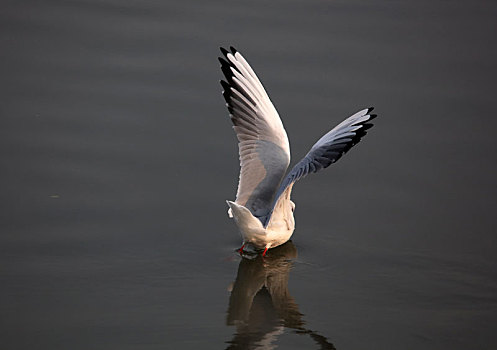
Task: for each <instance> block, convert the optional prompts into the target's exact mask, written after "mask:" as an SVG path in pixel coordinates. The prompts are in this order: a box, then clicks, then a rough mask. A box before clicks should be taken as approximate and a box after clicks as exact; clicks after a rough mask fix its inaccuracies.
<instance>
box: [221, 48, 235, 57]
mask: <svg viewBox="0 0 497 350" xmlns="http://www.w3.org/2000/svg"><path fill="white" fill-rule="evenodd" d="M219 50H221V53H222V54H223V56H224V57H228V54H232V55H233V56H234V55H235V54H236V53H237V52H238V50H237V49H235V48H234V47H233V46H230V51H231V52H230V51H228V50H227V49H225V48H224V47H222V46H220V47H219Z"/></svg>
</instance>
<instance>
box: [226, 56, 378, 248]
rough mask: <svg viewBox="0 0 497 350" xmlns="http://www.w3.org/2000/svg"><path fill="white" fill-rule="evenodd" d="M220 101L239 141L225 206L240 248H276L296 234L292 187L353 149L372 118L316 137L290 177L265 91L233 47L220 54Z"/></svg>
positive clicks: (366, 113)
mask: <svg viewBox="0 0 497 350" xmlns="http://www.w3.org/2000/svg"><path fill="white" fill-rule="evenodd" d="M221 51H222V52H223V55H224V58H219V61H220V62H221V70H222V71H223V73H224V75H225V77H226V80H227V81H221V85H222V86H223V88H224V91H223V96H224V98H225V100H226V106H227V107H228V110H229V112H230V117H231V120H232V122H233V125H234V126H233V129H234V130H235V133H236V136H237V138H238V150H239V155H240V167H241V169H240V179H239V182H238V191H237V194H236V200H235V201H234V202H231V201H227V203H228V205H229V207H230V209H229V211H228V214H229V216H230V217H233V218H234V220H235V223H236V225H237V226H238V228H239V230H240V232H241V234H242V237H243V245H242V248H240V250H242V249H243V247H244V246H245V244H251V245H253V246H255V247H256V248H260V249H265V250H264V254H265V253H266V251H267V249H269V248H274V247H277V246H279V245H281V244H283V243H285V242H286V241H288V240H289V239H290V237H291V236H292V234H293V231H294V230H295V220H294V217H293V211H294V209H295V204H294V203H293V202H292V201H291V200H290V194H291V192H292V188H293V184H294V183H295V181H297V180H298V179H300V178H302V177H304V176H306V175H307V174H309V173H315V172H317V171H319V170H321V169H323V168H326V167H328V166H329V165H330V164H332V163H334V162H335V161H337V160H338V159H340V157H341V156H342V155H343V154H344V153H345V152H347V151H348V150H349V149H350V148H351V147H352V146H354V145H355V144H356V143H358V142H359V141H360V139H361V137H363V136H364V135H366V130H367V129H368V128H370V127H372V124H368V123H367V122H368V121H370V120H372V119H373V118H374V117H375V116H376V115H374V114H370V112H371V110H372V108H367V109H363V110H361V111H359V112H357V113H355V114H354V115H352V116H351V117H349V118H347V119H345V120H344V121H343V122H341V123H340V124H338V125H337V126H336V127H335V128H333V129H332V130H331V131H329V132H328V133H327V134H325V135H324V136H323V137H321V138H320V139H319V140H318V141H317V142H316V143H315V144H314V146H312V148H311V150H310V151H309V152H308V153H307V154H306V156H305V157H304V158H302V159H301V160H300V161H299V162H298V163H297V164H296V165H295V166H294V167H293V168H292V170H290V172H288V173H287V168H288V165H289V164H290V144H289V142H288V137H287V134H286V131H285V128H284V127H283V123H282V121H281V119H280V117H279V115H278V112H277V111H276V109H275V108H274V106H273V104H272V102H271V100H270V99H269V96H268V95H267V93H266V90H265V89H264V87H263V86H262V83H261V82H260V80H259V78H258V77H257V75H256V74H255V72H254V70H253V69H252V68H251V67H250V65H249V64H248V62H247V61H246V60H245V58H244V57H243V56H242V55H241V54H240V53H239V52H238V51H237V50H236V49H234V48H233V47H231V52H229V51H228V50H225V49H221Z"/></svg>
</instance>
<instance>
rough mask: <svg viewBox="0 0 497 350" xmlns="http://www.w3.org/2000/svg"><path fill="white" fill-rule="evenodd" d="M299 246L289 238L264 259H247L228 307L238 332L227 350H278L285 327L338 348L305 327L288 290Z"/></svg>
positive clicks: (325, 346)
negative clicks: (279, 340) (276, 342)
mask: <svg viewBox="0 0 497 350" xmlns="http://www.w3.org/2000/svg"><path fill="white" fill-rule="evenodd" d="M295 257H297V248H296V247H295V245H294V244H293V243H292V242H291V241H288V242H287V243H285V244H283V245H281V246H280V247H278V248H275V249H274V250H272V251H271V254H270V255H268V256H267V257H265V258H263V257H261V256H260V255H254V257H253V259H248V258H243V259H242V261H240V265H239V267H238V274H237V276H236V280H235V283H234V285H233V289H232V291H231V296H230V302H229V307H228V315H227V320H226V322H227V324H228V325H235V326H236V334H235V336H234V338H233V339H232V340H231V341H230V342H229V344H230V345H229V346H228V348H227V349H274V348H275V347H276V345H275V344H274V342H275V341H276V338H277V337H278V336H279V335H280V334H282V333H283V332H284V329H285V327H286V328H290V329H293V330H294V332H295V333H296V334H308V335H309V336H310V337H311V338H312V339H313V340H314V341H315V342H316V343H317V344H318V345H319V349H335V347H334V346H333V344H331V343H329V342H328V341H327V340H326V338H325V337H323V336H322V335H319V334H317V333H316V332H314V331H311V330H309V329H306V328H305V327H304V325H305V322H304V320H303V318H302V316H303V315H302V314H301V313H300V312H299V308H298V305H297V303H296V302H295V300H294V299H293V297H292V296H291V295H290V292H289V291H288V278H289V273H290V269H291V268H292V261H291V260H290V259H293V258H295Z"/></svg>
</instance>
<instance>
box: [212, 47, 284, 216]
mask: <svg viewBox="0 0 497 350" xmlns="http://www.w3.org/2000/svg"><path fill="white" fill-rule="evenodd" d="M222 52H223V54H224V58H219V61H220V62H221V69H222V71H223V73H224V75H225V77H226V80H227V81H221V85H222V86H223V88H224V92H223V96H224V98H225V100H226V104H227V107H228V110H229V113H230V117H231V120H232V121H233V129H234V130H235V133H236V136H237V138H238V148H239V155H240V167H241V170H240V179H239V182H238V191H237V194H236V201H235V202H236V203H237V204H239V205H243V206H245V207H246V208H248V209H249V210H250V211H251V212H252V214H253V215H255V216H257V217H259V216H263V215H267V213H268V211H269V210H270V209H271V204H272V202H273V199H274V196H275V193H276V191H277V189H278V186H279V184H280V183H281V181H282V179H283V177H284V176H285V173H286V171H287V168H288V165H289V163H290V145H289V143H288V137H287V135H286V131H285V129H284V128H283V124H282V122H281V119H280V117H279V115H278V112H276V109H275V108H274V106H273V104H272V103H271V100H270V99H269V96H268V95H267V93H266V91H265V90H264V87H263V86H262V84H261V82H260V81H259V78H257V75H256V74H255V73H254V71H253V70H252V68H251V67H250V66H249V64H248V63H247V61H245V59H244V58H243V57H242V55H241V54H240V53H239V52H237V51H236V50H235V49H233V48H232V49H231V52H228V51H227V50H224V49H222Z"/></svg>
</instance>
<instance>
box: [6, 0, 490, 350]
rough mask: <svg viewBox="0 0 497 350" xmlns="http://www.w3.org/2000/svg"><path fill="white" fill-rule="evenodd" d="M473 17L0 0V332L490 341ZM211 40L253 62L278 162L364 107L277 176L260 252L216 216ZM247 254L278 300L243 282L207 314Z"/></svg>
mask: <svg viewBox="0 0 497 350" xmlns="http://www.w3.org/2000/svg"><path fill="white" fill-rule="evenodd" d="M496 18H497V5H496V4H495V2H492V1H458V2H454V1H403V2H399V1H314V0H311V1H271V2H266V1H253V2H235V1H209V2H207V1H204V2H200V1H198V2H195V1H176V2H175V1H117V0H115V1H111V0H109V1H5V2H3V3H2V9H1V11H0V21H1V31H0V48H1V55H0V69H1V80H0V89H1V96H2V98H1V101H0V113H1V118H0V137H1V138H0V143H1V148H0V152H1V157H0V163H1V179H2V184H3V185H2V186H1V190H0V195H1V197H0V198H1V211H0V216H1V222H0V225H1V226H0V227H1V235H0V283H1V286H0V322H1V327H0V339H1V343H2V348H4V349H223V348H228V347H231V348H239V349H245V348H247V349H248V348H252V347H251V346H256V345H257V344H258V345H257V346H259V348H264V349H269V348H271V346H277V347H278V348H280V349H313V348H316V349H318V348H332V347H331V346H332V345H331V344H333V346H335V347H336V348H337V349H415V348H419V349H468V348H470V349H491V348H494V347H495V346H497V332H496V331H497V326H496V325H497V270H496V262H497V254H496V247H497V237H496V218H495V212H496V208H497V203H496V202H497V199H496V198H497V196H496V191H495V189H496V180H495V179H496V175H497V173H496V159H495V152H496V142H495V140H494V139H495V131H496V129H497V118H496V115H495V114H496V112H495V101H496V87H495V81H496V78H497V74H496V73H497V40H496V33H497V21H496ZM220 45H223V46H227V45H234V46H235V47H237V48H238V49H239V50H240V51H242V53H244V55H245V56H246V57H247V59H248V60H249V62H250V63H251V64H252V66H253V67H254V69H255V70H256V71H257V72H258V74H259V76H260V77H261V79H262V80H263V82H264V84H265V86H266V88H267V90H268V91H269V94H270V96H271V98H272V100H273V102H274V104H275V105H276V107H277V108H278V110H279V112H280V115H281V116H282V119H283V122H284V124H285V127H286V129H287V132H288V135H289V138H290V140H291V147H292V154H293V157H294V158H293V160H294V162H295V161H297V160H298V159H300V157H301V156H303V155H304V154H305V153H306V152H307V150H308V149H309V147H310V146H311V145H312V144H313V143H314V142H315V141H316V140H317V139H318V138H319V137H320V136H321V135H322V134H323V133H324V132H326V131H327V130H329V129H330V128H331V127H333V126H334V125H336V124H337V123H338V122H339V121H341V120H342V119H343V118H345V117H347V116H349V115H350V114H352V113H353V112H355V111H357V110H359V109H361V108H364V107H368V106H370V105H373V106H375V107H376V112H377V113H378V114H379V116H380V117H379V118H378V119H377V122H376V126H375V128H373V129H372V130H371V132H370V133H369V134H368V136H367V137H366V138H365V139H364V141H363V142H361V144H359V145H358V146H357V147H356V148H354V149H353V150H352V151H351V152H350V153H348V154H347V156H346V157H344V158H343V159H342V160H340V161H339V162H338V163H337V164H335V165H333V166H332V167H330V168H329V169H327V170H326V171H324V172H322V173H320V174H317V175H314V176H309V177H308V178H306V179H305V180H303V181H301V182H300V183H298V185H297V186H296V187H295V189H294V195H293V198H294V201H295V202H296V204H297V208H296V221H297V229H296V231H295V233H294V236H293V245H292V246H291V247H290V248H288V249H289V251H290V253H289V255H285V254H287V253H285V251H283V253H281V251H280V253H281V254H280V253H278V251H276V252H273V258H272V260H271V259H270V260H268V262H267V265H268V266H266V267H264V265H262V264H261V263H260V262H259V260H257V259H255V260H253V264H255V265H250V264H251V262H249V261H245V260H244V261H241V259H240V257H238V256H237V255H236V254H235V253H234V249H235V248H236V247H237V246H238V245H239V244H240V238H239V235H238V233H237V230H236V227H235V226H234V223H233V222H231V221H230V220H229V219H228V218H227V216H226V210H227V208H226V204H225V202H224V201H225V200H226V199H234V196H235V191H236V182H237V178H238V159H237V158H238V155H237V149H236V142H235V136H234V133H233V132H232V130H231V128H230V122H229V118H228V117H227V111H226V110H225V106H224V101H223V99H222V96H221V94H220V91H221V87H220V86H219V83H218V81H219V79H220V78H221V73H220V71H219V68H218V62H217V60H216V58H217V56H218V55H219V51H218V47H219V46H220ZM278 254H280V255H281V256H280V255H278ZM270 257H271V254H270ZM281 257H283V258H281ZM280 258H281V259H280ZM278 259H280V260H278ZM286 259H292V260H291V261H290V262H289V261H287V260H286ZM272 261H277V263H276V264H273V265H271V264H272ZM278 261H279V262H278ZM244 264H245V265H244ZM247 264H248V265H247ZM278 264H279V265H278ZM247 266H248V270H244V269H245V268H246V267H247ZM275 266H276V267H275ZM239 268H240V271H239ZM264 269H266V270H264ZM247 271H249V272H247ZM261 271H262V272H261ZM264 271H266V272H264ZM268 271H269V272H268ZM259 273H262V274H263V275H264V273H269V274H273V275H274V276H276V277H275V278H274V280H273V283H275V285H276V284H277V283H280V282H278V281H283V282H281V286H282V288H283V289H285V288H286V287H288V290H289V293H290V294H291V297H289V296H288V295H287V297H288V298H287V299H286V303H287V304H285V305H287V308H286V309H288V310H294V311H295V313H294V314H293V315H294V316H295V315H300V316H295V317H296V318H297V319H298V320H297V321H295V319H294V321H292V322H294V323H292V322H290V321H289V320H288V319H286V320H284V321H285V322H280V321H278V320H279V317H280V318H281V315H280V316H274V315H273V316H271V317H273V318H271V317H270V316H267V315H266V316H264V315H265V314H264V312H263V311H264V310H265V311H267V310H270V309H271V307H272V306H271V305H270V304H271V303H269V304H268V305H267V307H264V305H265V304H264V303H267V302H268V301H270V298H269V297H268V295H267V292H266V295H264V293H262V292H261V293H260V294H259V295H258V297H257V298H259V299H257V300H258V301H257V303H256V302H255V301H254V305H255V306H257V307H260V310H263V311H261V312H262V314H261V315H262V316H260V315H259V314H258V315H259V316H260V317H259V321H260V322H261V323H260V324H263V323H264V322H265V321H267V322H266V323H268V324H269V325H265V326H259V324H258V323H257V322H258V321H257V320H255V321H254V320H252V321H250V322H252V323H251V324H250V326H251V327H255V328H254V329H256V330H257V331H253V330H250V327H249V328H243V327H242V326H234V325H233V324H232V323H233V322H231V323H230V319H229V317H231V316H233V315H232V314H230V313H228V308H229V305H230V290H231V289H233V295H235V290H237V291H239V290H240V289H239V288H242V287H243V283H247V284H249V285H252V284H251V283H254V285H257V283H258V282H257V283H256V282H254V281H256V280H257V278H259V277H257V278H256V277H254V276H256V275H257V276H259V275H258V274H259ZM237 274H238V280H237V283H235V285H234V287H233V284H232V282H233V281H234V280H235V279H236V278H237ZM244 276H249V277H244ZM250 276H252V277H250ZM286 278H289V283H288V285H286V283H285V282H284V281H285V279H286ZM275 281H276V282H275ZM240 286H242V287H240ZM256 289H257V288H256ZM263 292H264V290H263ZM242 294H243V289H242ZM283 294H284V293H283ZM285 295H286V294H285ZM232 299H233V297H232ZM261 300H262V301H261ZM292 300H293V301H292ZM273 302H274V300H273ZM261 306H262V307H261ZM273 306H274V305H273ZM276 309H277V308H276ZM276 311H277V310H276ZM230 315H231V316H230ZM235 316H236V315H235ZM254 317H255V316H254ZM289 317H290V316H289ZM292 317H293V316H292ZM235 318H236V317H235ZM250 322H249V323H250ZM295 322H296V323H295ZM235 323H236V322H235ZM282 324H283V326H284V327H282V326H281V325H282ZM299 327H300V332H297V331H296V330H295V329H296V328H299ZM304 329H305V331H304ZM257 332H259V333H257ZM263 338H264V339H263ZM240 339H241V340H240ZM319 339H321V343H320V340H319ZM264 342H265V343H264ZM251 344H252V345H251ZM264 344H266V345H264ZM270 344H272V345H270Z"/></svg>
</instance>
